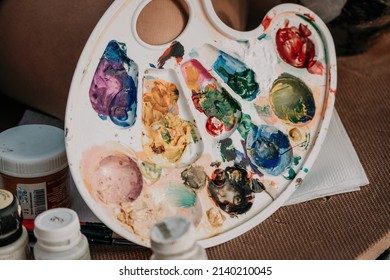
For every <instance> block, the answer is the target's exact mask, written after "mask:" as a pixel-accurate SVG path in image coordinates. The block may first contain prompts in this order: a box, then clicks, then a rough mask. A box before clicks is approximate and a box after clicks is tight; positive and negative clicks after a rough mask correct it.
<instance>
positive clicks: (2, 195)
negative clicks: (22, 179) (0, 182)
mask: <svg viewBox="0 0 390 280" xmlns="http://www.w3.org/2000/svg"><path fill="white" fill-rule="evenodd" d="M28 259H30V246H29V243H28V234H27V230H26V228H25V227H24V226H23V225H22V212H21V208H20V204H19V201H18V199H17V198H16V196H15V195H14V194H12V193H11V192H10V191H7V190H2V189H0V260H28Z"/></svg>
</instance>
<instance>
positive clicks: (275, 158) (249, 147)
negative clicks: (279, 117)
mask: <svg viewBox="0 0 390 280" xmlns="http://www.w3.org/2000/svg"><path fill="white" fill-rule="evenodd" d="M245 149H246V153H247V155H248V157H249V158H250V160H251V162H252V163H253V164H254V165H255V166H256V167H258V168H259V169H260V170H262V171H264V172H265V173H268V174H270V175H274V176H278V175H279V174H281V173H282V172H283V171H284V170H286V168H288V167H289V166H290V165H291V162H292V158H293V153H292V148H291V145H290V141H289V139H288V136H287V135H285V134H284V133H283V132H281V131H280V130H278V129H277V128H275V127H272V126H268V125H261V126H259V127H254V128H253V129H252V130H250V131H249V132H248V134H247V138H246V144H245Z"/></svg>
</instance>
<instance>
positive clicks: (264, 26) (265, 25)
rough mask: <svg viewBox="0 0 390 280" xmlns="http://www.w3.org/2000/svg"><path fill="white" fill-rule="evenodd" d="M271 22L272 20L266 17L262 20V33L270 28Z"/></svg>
mask: <svg viewBox="0 0 390 280" xmlns="http://www.w3.org/2000/svg"><path fill="white" fill-rule="evenodd" d="M271 21H272V18H271V17H269V16H268V15H267V16H265V18H264V19H263V21H262V22H261V25H262V26H263V28H264V31H266V30H267V29H268V27H269V26H270V24H271Z"/></svg>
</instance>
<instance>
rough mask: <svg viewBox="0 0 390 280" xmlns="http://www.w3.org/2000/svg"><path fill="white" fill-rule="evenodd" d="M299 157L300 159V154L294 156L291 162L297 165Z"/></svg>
mask: <svg viewBox="0 0 390 280" xmlns="http://www.w3.org/2000/svg"><path fill="white" fill-rule="evenodd" d="M301 159H302V157H301V156H295V157H294V158H293V163H294V165H298V164H299V162H300V160H301Z"/></svg>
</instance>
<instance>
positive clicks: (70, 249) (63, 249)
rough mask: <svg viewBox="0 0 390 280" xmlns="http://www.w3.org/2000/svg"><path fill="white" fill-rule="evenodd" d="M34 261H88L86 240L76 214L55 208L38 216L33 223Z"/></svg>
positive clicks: (70, 210)
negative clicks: (34, 240)
mask: <svg viewBox="0 0 390 280" xmlns="http://www.w3.org/2000/svg"><path fill="white" fill-rule="evenodd" d="M34 235H35V237H36V239H37V242H36V243H35V246H34V249H33V253H34V259H36V260H90V259H91V256H90V253H89V244H88V240H87V238H86V237H85V235H83V234H82V233H81V231H80V221H79V218H78V216H77V213H76V212H75V211H73V210H72V209H68V208H56V209H51V210H47V211H45V212H43V213H42V214H40V215H38V217H37V218H36V219H35V222H34Z"/></svg>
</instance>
